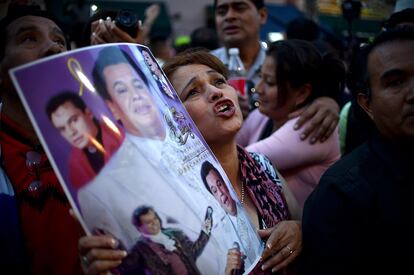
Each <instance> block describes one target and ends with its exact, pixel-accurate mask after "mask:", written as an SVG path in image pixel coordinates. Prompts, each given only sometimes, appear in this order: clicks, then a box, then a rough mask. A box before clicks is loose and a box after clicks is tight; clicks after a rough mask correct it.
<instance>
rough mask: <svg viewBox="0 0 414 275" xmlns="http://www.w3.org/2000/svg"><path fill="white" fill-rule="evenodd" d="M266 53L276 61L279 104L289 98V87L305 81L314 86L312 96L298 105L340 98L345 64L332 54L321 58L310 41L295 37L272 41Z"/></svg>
mask: <svg viewBox="0 0 414 275" xmlns="http://www.w3.org/2000/svg"><path fill="white" fill-rule="evenodd" d="M266 55H267V56H270V57H272V58H273V60H274V62H275V64H276V72H277V74H276V75H277V77H276V83H277V86H278V102H279V105H283V104H284V103H285V101H286V99H287V96H288V95H287V93H288V86H290V87H292V88H293V89H298V88H300V87H302V86H303V85H305V84H310V85H311V86H312V91H311V94H310V96H309V97H308V98H307V99H306V100H305V102H303V104H302V105H301V106H297V107H298V108H300V107H302V106H303V105H306V104H307V103H309V102H311V101H312V100H314V99H315V98H318V97H321V96H329V97H331V98H334V99H337V98H338V97H339V95H340V93H341V91H342V89H343V84H344V81H345V66H344V64H343V62H342V61H341V60H340V59H338V58H337V57H336V56H334V55H333V54H329V53H328V54H326V55H324V56H323V57H322V55H321V54H320V53H319V52H318V50H317V49H316V48H315V47H314V46H313V45H312V44H311V43H310V42H307V41H303V40H296V39H292V40H281V41H276V42H273V43H271V44H270V46H269V48H268V50H267V53H266Z"/></svg>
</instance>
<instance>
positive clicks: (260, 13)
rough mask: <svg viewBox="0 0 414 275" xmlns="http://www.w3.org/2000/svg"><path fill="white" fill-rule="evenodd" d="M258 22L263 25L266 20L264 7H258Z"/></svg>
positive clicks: (266, 14)
mask: <svg viewBox="0 0 414 275" xmlns="http://www.w3.org/2000/svg"><path fill="white" fill-rule="evenodd" d="M259 16H260V24H261V25H264V24H266V21H267V16H268V11H267V8H266V7H263V8H261V9H259Z"/></svg>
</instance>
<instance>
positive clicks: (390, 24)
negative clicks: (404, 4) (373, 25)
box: [384, 8, 414, 30]
mask: <svg viewBox="0 0 414 275" xmlns="http://www.w3.org/2000/svg"><path fill="white" fill-rule="evenodd" d="M404 23H412V24H414V9H412V8H407V9H404V10H401V11H399V12H395V13H393V14H391V16H390V17H389V18H388V20H387V21H385V24H384V27H385V28H386V29H387V30H390V29H394V28H396V27H398V25H400V24H404Z"/></svg>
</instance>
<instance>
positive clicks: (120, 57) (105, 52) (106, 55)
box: [92, 46, 148, 101]
mask: <svg viewBox="0 0 414 275" xmlns="http://www.w3.org/2000/svg"><path fill="white" fill-rule="evenodd" d="M123 63H125V64H129V65H131V66H132V68H133V69H134V70H135V71H136V72H137V73H138V75H139V76H140V77H141V78H142V80H143V81H144V82H145V84H146V85H147V86H148V79H147V77H146V76H145V74H144V73H143V72H142V70H141V68H139V67H138V65H137V63H136V62H135V61H134V60H133V59H132V58H131V57H130V56H129V55H128V54H127V53H126V52H125V51H123V50H121V49H120V48H119V47H118V46H111V47H106V48H104V49H102V50H101V51H100V52H99V54H98V57H97V59H96V63H95V66H94V68H93V71H92V77H93V82H94V85H95V89H96V90H97V92H98V93H99V94H100V95H101V97H102V98H103V99H106V100H110V101H112V98H111V96H110V95H109V93H108V90H107V88H106V81H105V76H104V74H103V71H104V70H105V68H106V67H108V66H111V65H118V64H123Z"/></svg>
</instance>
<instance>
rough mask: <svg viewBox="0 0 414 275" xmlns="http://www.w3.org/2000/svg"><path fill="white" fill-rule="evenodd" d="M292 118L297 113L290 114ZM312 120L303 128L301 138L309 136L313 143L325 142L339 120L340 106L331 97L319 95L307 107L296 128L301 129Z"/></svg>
mask: <svg viewBox="0 0 414 275" xmlns="http://www.w3.org/2000/svg"><path fill="white" fill-rule="evenodd" d="M290 116H291V118H293V117H295V116H297V114H295V113H292V114H290ZM309 120H310V121H311V122H310V123H309V125H308V126H307V127H306V128H305V129H304V130H303V132H302V134H301V135H300V138H301V139H302V140H305V139H307V138H308V137H309V142H310V143H311V144H314V143H316V142H317V141H320V142H324V141H325V140H327V139H328V137H329V136H330V135H332V133H333V132H334V130H335V128H336V125H338V122H339V106H338V104H337V103H336V101H335V100H333V99H332V98H329V97H319V98H317V99H315V100H314V101H313V102H312V104H310V105H309V107H307V108H306V109H305V111H304V112H303V113H302V114H301V116H300V118H299V119H298V121H297V122H296V124H295V126H294V127H295V128H294V129H295V130H299V129H300V128H301V127H302V126H303V124H305V123H306V122H307V121H309Z"/></svg>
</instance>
